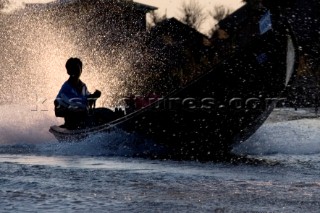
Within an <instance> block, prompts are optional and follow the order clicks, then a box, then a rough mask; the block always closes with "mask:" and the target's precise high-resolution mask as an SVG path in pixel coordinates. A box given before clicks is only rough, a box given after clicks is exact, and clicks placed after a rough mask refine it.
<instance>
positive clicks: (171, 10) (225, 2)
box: [134, 0, 243, 34]
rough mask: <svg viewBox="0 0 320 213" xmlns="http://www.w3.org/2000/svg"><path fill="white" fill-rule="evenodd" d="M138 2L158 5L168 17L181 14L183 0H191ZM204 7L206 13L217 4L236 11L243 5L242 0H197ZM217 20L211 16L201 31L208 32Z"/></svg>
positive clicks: (141, 0)
mask: <svg viewBox="0 0 320 213" xmlns="http://www.w3.org/2000/svg"><path fill="white" fill-rule="evenodd" d="M134 1H135V2H138V3H143V4H146V5H151V6H155V7H158V8H159V9H158V11H159V14H166V15H167V17H168V18H170V17H176V18H179V16H181V13H180V10H179V8H181V5H182V4H183V2H186V3H188V2H189V1H190V0H134ZM195 1H196V2H198V3H199V4H200V5H201V6H202V7H203V10H204V12H205V13H208V11H210V10H211V11H213V8H214V7H215V6H224V7H226V8H228V9H230V11H231V12H233V11H235V10H236V9H238V8H239V7H241V6H242V5H243V2H242V0H195ZM215 24H216V23H215V22H214V21H213V20H212V18H210V17H209V16H208V17H207V19H206V22H205V23H204V24H203V25H202V27H201V29H200V31H201V32H202V33H204V34H207V33H208V32H209V31H210V29H211V28H212V27H214V26H215Z"/></svg>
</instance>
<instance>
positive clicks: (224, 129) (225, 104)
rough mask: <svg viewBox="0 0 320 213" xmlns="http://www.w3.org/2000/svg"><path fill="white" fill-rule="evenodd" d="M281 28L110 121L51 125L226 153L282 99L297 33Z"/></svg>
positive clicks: (177, 153) (206, 153)
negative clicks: (85, 125)
mask: <svg viewBox="0 0 320 213" xmlns="http://www.w3.org/2000/svg"><path fill="white" fill-rule="evenodd" d="M279 26H281V25H280V24H279ZM283 31H284V30H283ZM283 31H282V32H281V31H277V30H276V29H273V30H272V31H269V32H268V33H265V34H264V35H261V36H258V37H257V38H256V39H255V40H253V41H252V43H251V45H249V46H248V47H247V48H245V49H243V50H238V51H237V52H236V54H234V55H233V56H231V57H229V58H227V59H226V60H223V61H222V62H221V63H219V64H218V65H217V66H215V67H214V68H213V69H212V70H211V71H209V72H207V73H205V74H204V75H202V76H200V77H199V78H198V79H196V80H194V81H193V82H191V83H190V84H189V85H187V86H186V87H184V88H182V89H180V90H178V91H175V92H173V93H172V94H170V95H168V96H167V97H165V98H163V99H160V100H158V101H157V102H155V103H153V104H151V105H149V106H148V107H145V108H143V109H141V110H139V111H137V112H134V113H131V114H129V115H127V116H125V117H123V118H120V119H118V120H116V121H113V122H111V123H109V124H107V125H102V126H100V127H97V128H92V129H86V130H83V131H80V130H79V131H78V132H74V133H73V134H72V135H70V134H64V133H63V134H61V132H59V131H60V130H59V129H58V128H56V127H52V128H51V129H50V131H51V132H52V133H53V134H54V135H56V137H57V138H58V139H59V140H61V139H63V138H65V137H67V136H68V137H69V136H70V138H72V137H73V138H83V137H85V136H87V135H88V134H94V133H95V132H101V131H111V130H112V128H119V129H122V130H124V131H126V132H130V133H134V134H138V135H141V136H142V137H144V138H148V139H151V140H153V141H155V142H157V143H159V144H161V145H165V146H166V147H168V148H170V150H174V151H173V152H171V155H172V157H173V158H180V159H181V158H183V159H184V158H192V159H210V158H215V157H217V156H224V155H225V154H226V153H228V152H230V149H231V148H232V145H234V144H235V143H239V142H242V141H244V140H246V139H247V138H248V137H249V136H250V135H252V134H253V133H254V132H255V130H256V129H257V128H259V127H260V126H261V125H262V123H263V122H264V121H265V119H266V118H267V117H268V115H269V114H270V113H271V111H272V110H273V108H274V107H275V105H276V103H277V102H278V101H279V100H283V97H282V93H283V91H284V90H285V88H286V86H287V85H288V83H290V78H291V76H292V75H294V70H295V68H296V61H297V60H296V59H297V52H296V48H295V44H294V42H293V41H294V38H293V35H292V34H290V33H289V34H287V33H283ZM288 61H289V62H288ZM290 61H291V63H290ZM288 79H289V80H288ZM69 133H70V132H69ZM62 136H63V137H62Z"/></svg>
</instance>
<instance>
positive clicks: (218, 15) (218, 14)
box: [209, 5, 231, 22]
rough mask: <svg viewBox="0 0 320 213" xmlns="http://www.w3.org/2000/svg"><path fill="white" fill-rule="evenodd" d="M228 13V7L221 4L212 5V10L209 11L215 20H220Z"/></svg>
mask: <svg viewBox="0 0 320 213" xmlns="http://www.w3.org/2000/svg"><path fill="white" fill-rule="evenodd" d="M230 13H231V11H230V9H229V8H226V7H224V6H222V5H220V6H214V8H213V11H209V15H210V17H212V18H213V19H214V20H216V21H217V22H219V21H221V20H222V19H224V18H225V17H227V16H228V15H230Z"/></svg>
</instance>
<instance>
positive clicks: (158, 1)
mask: <svg viewBox="0 0 320 213" xmlns="http://www.w3.org/2000/svg"><path fill="white" fill-rule="evenodd" d="M52 1H54V0H9V2H10V4H9V5H10V7H9V8H7V12H10V11H12V10H14V9H17V8H21V7H23V5H24V4H26V3H48V2H52ZM134 1H135V2H139V3H143V4H147V5H151V6H155V7H158V8H159V9H158V12H159V13H160V14H166V15H167V17H168V18H170V17H176V18H179V16H180V11H179V8H180V7H181V5H182V4H183V2H186V3H188V1H190V0H134ZM195 1H197V2H199V4H200V5H201V6H202V7H203V8H204V12H205V13H207V12H208V11H209V10H211V11H212V10H213V8H214V6H220V5H222V6H225V7H227V8H229V9H230V11H231V12H233V11H234V10H236V9H237V8H239V7H241V6H242V5H243V2H242V0H195ZM215 24H216V23H215V22H214V21H213V20H212V19H211V18H210V17H209V16H208V17H207V20H206V22H205V23H204V24H203V25H202V27H201V29H200V31H201V32H202V33H204V34H207V33H208V32H209V31H210V29H211V28H212V27H214V26H215Z"/></svg>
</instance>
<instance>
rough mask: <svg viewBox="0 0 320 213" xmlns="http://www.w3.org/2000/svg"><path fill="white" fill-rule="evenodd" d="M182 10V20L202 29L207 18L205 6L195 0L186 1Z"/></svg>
mask: <svg viewBox="0 0 320 213" xmlns="http://www.w3.org/2000/svg"><path fill="white" fill-rule="evenodd" d="M180 12H181V13H182V15H181V17H180V21H181V22H182V23H184V24H186V25H188V26H190V27H192V28H194V29H196V30H199V29H200V27H201V25H202V24H203V22H204V21H205V19H206V15H205V14H204V12H203V7H202V6H201V5H200V4H199V3H198V2H197V1H195V0H190V1H189V2H188V3H187V2H185V1H184V2H183V3H182V6H181V8H180Z"/></svg>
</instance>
